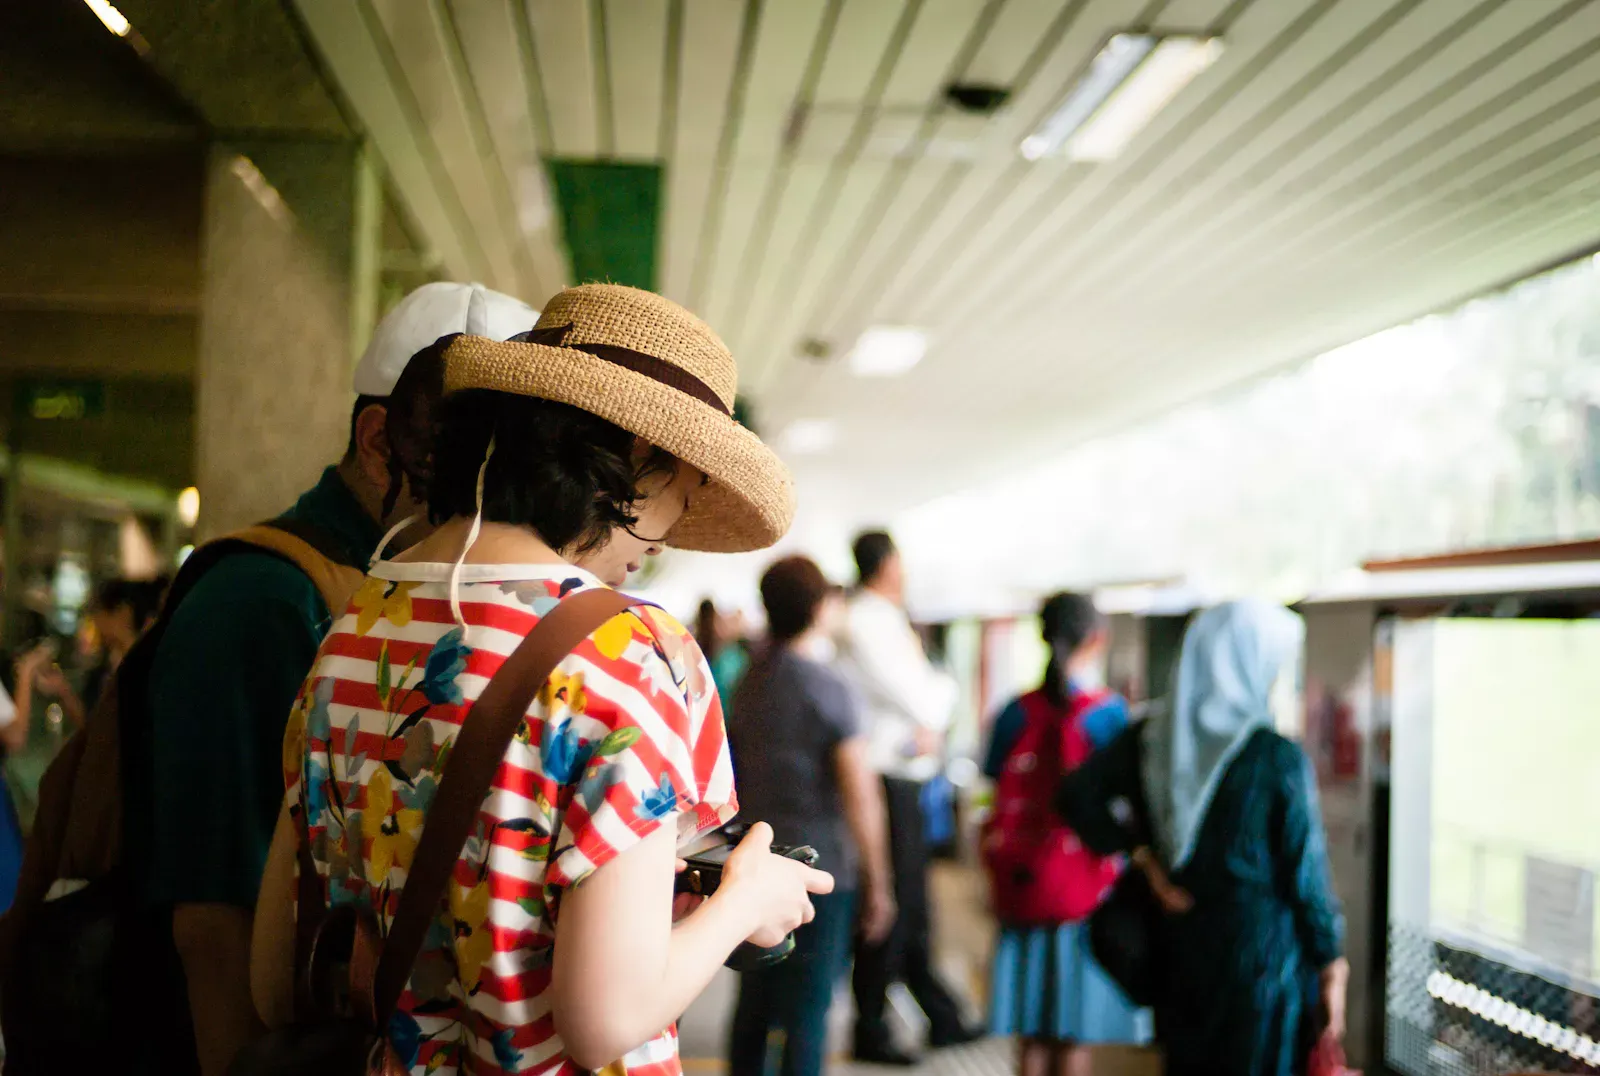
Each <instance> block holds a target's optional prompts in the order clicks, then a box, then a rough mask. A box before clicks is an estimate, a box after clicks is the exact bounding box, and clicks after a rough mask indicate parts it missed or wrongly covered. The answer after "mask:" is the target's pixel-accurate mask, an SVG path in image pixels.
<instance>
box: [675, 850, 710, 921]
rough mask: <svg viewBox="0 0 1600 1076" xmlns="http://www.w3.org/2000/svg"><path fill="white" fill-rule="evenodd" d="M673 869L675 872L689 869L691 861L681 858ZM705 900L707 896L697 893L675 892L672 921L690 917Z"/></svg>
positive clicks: (680, 872) (679, 872)
mask: <svg viewBox="0 0 1600 1076" xmlns="http://www.w3.org/2000/svg"><path fill="white" fill-rule="evenodd" d="M672 869H673V873H675V874H682V873H683V872H684V871H686V870H688V869H689V861H688V860H685V859H680V860H678V863H677V865H676V866H675V867H673V868H672ZM705 902H706V898H704V897H702V896H700V895H699V894H697V893H677V894H674V895H673V898H672V921H673V922H674V923H676V922H679V921H680V920H683V919H687V918H689V916H690V915H692V914H693V913H694V910H695V909H696V908H698V907H700V905H702V904H704V903H705Z"/></svg>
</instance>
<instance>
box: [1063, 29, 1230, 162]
mask: <svg viewBox="0 0 1600 1076" xmlns="http://www.w3.org/2000/svg"><path fill="white" fill-rule="evenodd" d="M1221 55H1222V41H1221V39H1220V38H1215V37H1168V38H1163V39H1162V41H1161V43H1160V44H1158V45H1157V46H1156V47H1155V51H1153V52H1152V53H1150V55H1149V56H1148V57H1146V59H1145V61H1144V63H1142V64H1140V65H1139V67H1138V69H1137V70H1136V71H1134V73H1133V75H1132V76H1131V77H1129V79H1128V80H1127V81H1126V82H1124V83H1123V84H1122V87H1121V88H1120V89H1118V90H1117V92H1116V93H1114V94H1112V95H1111V99H1110V100H1109V101H1107V102H1106V103H1105V104H1104V105H1103V106H1102V107H1101V108H1100V110H1099V111H1098V112H1096V113H1095V114H1094V115H1093V116H1091V117H1090V119H1089V122H1088V123H1086V124H1084V125H1083V127H1082V128H1080V129H1079V131H1078V133H1077V134H1076V135H1075V136H1074V137H1073V139H1072V141H1071V142H1069V143H1068V144H1067V156H1069V157H1071V158H1072V159H1073V160H1078V161H1109V160H1111V159H1112V158H1113V157H1115V156H1117V154H1119V153H1121V152H1122V151H1123V149H1125V148H1126V147H1127V145H1128V143H1129V142H1132V141H1133V138H1134V136H1135V135H1137V134H1138V133H1139V132H1140V131H1142V130H1144V129H1145V127H1146V125H1148V124H1149V122H1150V121H1151V120H1153V119H1155V117H1156V113H1158V112H1160V111H1161V110H1162V109H1163V108H1165V107H1166V106H1167V102H1169V101H1171V100H1172V99H1173V98H1174V97H1176V96H1178V92H1179V91H1180V90H1182V89H1183V88H1184V87H1185V86H1187V85H1188V84H1189V83H1190V82H1191V81H1192V80H1193V79H1194V77H1195V76H1196V75H1198V74H1199V73H1200V72H1202V71H1204V70H1205V69H1206V68H1208V67H1210V66H1211V65H1212V64H1214V63H1216V62H1217V58H1218V57H1219V56H1221Z"/></svg>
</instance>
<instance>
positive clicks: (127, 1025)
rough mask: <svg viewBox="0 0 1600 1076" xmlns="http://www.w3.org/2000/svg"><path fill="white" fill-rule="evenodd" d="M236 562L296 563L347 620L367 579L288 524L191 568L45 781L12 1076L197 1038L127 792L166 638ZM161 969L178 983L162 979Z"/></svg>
mask: <svg viewBox="0 0 1600 1076" xmlns="http://www.w3.org/2000/svg"><path fill="white" fill-rule="evenodd" d="M238 552H265V553H271V554H273V555H275V556H278V557H281V558H282V559H284V560H286V561H288V562H290V563H291V564H293V565H295V566H296V567H297V568H299V569H300V570H301V571H302V572H304V573H305V574H306V576H307V577H308V578H310V579H311V581H312V582H313V583H314V584H316V586H317V589H318V591H319V592H320V593H321V594H322V597H323V601H324V602H325V603H326V604H327V606H328V608H329V610H330V611H331V612H333V613H334V614H335V615H337V614H338V613H340V612H341V611H342V610H343V609H344V607H345V606H346V605H347V604H348V603H349V600H350V596H351V595H352V594H353V593H354V592H355V589H356V587H357V586H359V585H360V582H361V578H362V574H363V573H362V568H361V567H360V566H359V565H354V564H351V563H349V562H348V557H347V556H346V555H345V554H344V553H343V552H342V551H341V550H340V548H339V546H338V543H336V542H333V541H331V540H330V539H328V537H327V536H326V535H324V534H322V533H321V532H320V531H318V530H317V529H316V528H315V527H311V526H308V525H306V524H304V523H302V522H300V521H296V520H288V519H282V520H274V521H273V522H271V523H263V524H260V525H258V526H254V527H250V528H247V529H245V530H243V531H239V532H238V533H236V534H232V535H229V536H228V537H225V538H219V539H217V540H216V541H213V542H208V543H206V544H205V545H202V546H201V547H200V548H199V549H197V550H195V552H194V553H193V554H192V555H191V556H190V557H189V559H188V560H186V561H185V562H184V564H183V567H182V568H181V569H180V570H179V572H178V576H177V578H176V579H175V580H174V581H173V584H172V587H171V589H170V590H169V592H168V593H167V596H166V598H165V600H164V601H163V603H162V607H161V611H160V613H159V614H158V615H157V617H156V621H155V623H154V624H152V625H151V627H150V628H149V629H148V630H147V631H145V632H144V633H143V634H142V635H141V636H140V637H139V639H138V640H137V641H136V642H135V643H134V645H133V647H132V648H131V649H130V650H129V651H128V654H127V656H126V657H125V658H124V659H123V661H122V664H121V665H120V666H119V667H118V669H117V671H116V672H115V673H114V674H112V676H111V677H110V678H109V681H108V682H107V684H106V686H105V689H104V690H103V691H102V692H101V693H100V698H99V699H98V701H96V703H95V705H94V708H93V710H92V711H91V712H90V713H89V716H88V718H87V719H86V720H85V722H84V726H83V728H82V729H80V730H79V731H78V732H77V733H75V734H74V735H73V736H72V737H71V738H70V739H69V740H68V741H67V742H66V744H65V745H64V746H63V747H62V749H61V751H60V753H59V754H58V755H57V756H56V758H55V759H54V760H53V761H52V762H51V764H50V767H49V768H48V769H47V770H46V771H45V774H44V777H43V779H42V780H41V781H40V784H39V806H38V810H37V812H36V813H35V816H34V824H33V830H32V832H31V833H30V834H29V835H28V841H27V845H26V847H25V848H24V850H23V858H22V869H21V872H20V875H19V877H18V881H17V892H16V898H15V900H14V902H13V903H12V906H11V909H10V910H9V911H8V912H7V913H6V915H5V917H4V919H0V972H3V976H4V979H3V983H0V1031H3V1034H4V1038H5V1049H6V1058H5V1066H6V1072H7V1076H32V1074H35V1073H41V1074H42V1073H49V1074H51V1076H61V1074H64V1073H74V1072H85V1073H87V1072H95V1071H99V1069H100V1068H102V1067H103V1065H104V1058H105V1057H106V1056H108V1055H114V1054H115V1053H116V1051H117V1048H118V1046H119V1045H120V1044H121V1043H124V1042H126V1041H128V1040H129V1038H130V1037H131V1036H134V1035H138V1036H142V1037H144V1038H146V1039H158V1040H160V1041H173V1042H177V1041H185V1040H190V1039H192V1036H193V1029H192V1028H191V1027H190V1025H189V1008H188V1004H187V999H186V998H173V997H170V996H168V992H166V991H161V990H152V989H151V988H150V982H151V981H152V980H153V979H154V980H155V981H161V982H168V981H175V980H176V981H181V979H180V978H179V977H178V973H177V971H176V965H177V961H178V956H177V953H176V951H175V950H174V948H173V946H172V932H171V911H170V909H167V910H162V909H152V908H147V907H145V906H144V904H143V901H142V900H141V899H140V895H139V892H138V885H137V884H136V874H135V871H136V870H137V869H139V868H140V867H142V864H138V863H130V862H126V860H125V844H124V840H123V836H124V827H125V826H126V825H128V824H129V823H128V822H127V821H126V820H125V818H124V806H125V803H126V794H125V789H126V788H127V787H128V785H129V784H130V783H133V782H139V781H144V782H146V783H148V778H147V777H145V776H143V775H142V774H140V773H138V772H135V771H136V770H137V768H138V767H137V766H136V765H135V764H134V763H133V762H132V760H135V759H141V758H144V757H145V755H146V754H147V749H148V745H149V739H150V728H151V714H150V712H149V704H148V691H147V688H148V684H149V673H150V667H151V664H152V662H153V660H154V658H155V653H156V649H157V647H159V646H160V643H161V637H162V635H163V634H164V632H165V631H166V627H167V625H168V623H170V621H171V618H172V614H173V612H174V610H176V609H177V607H178V606H179V605H180V604H181V603H182V601H183V599H184V597H185V596H186V595H187V594H188V593H189V591H190V590H191V589H193V587H194V586H195V584H197V583H198V582H199V581H200V579H201V578H202V577H203V576H204V575H205V574H206V573H207V572H208V571H210V569H211V568H213V567H214V566H215V565H217V564H218V563H220V562H221V561H222V560H223V559H225V558H226V557H228V556H231V555H233V554H234V553H238ZM134 824H137V822H135V823H134ZM163 964H165V965H167V966H168V968H169V970H171V972H172V974H162V975H153V974H152V973H153V972H154V971H155V970H157V969H158V968H160V967H161V966H162V965H163ZM171 1076H182V1073H181V1072H178V1073H172V1074H171Z"/></svg>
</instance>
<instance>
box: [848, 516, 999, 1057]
mask: <svg viewBox="0 0 1600 1076" xmlns="http://www.w3.org/2000/svg"><path fill="white" fill-rule="evenodd" d="M854 552H855V559H856V568H857V571H858V572H859V573H860V586H859V589H858V590H857V593H856V595H855V597H854V598H852V599H851V602H850V611H849V616H848V618H847V620H846V624H845V629H844V637H843V639H842V640H841V641H840V653H839V661H840V666H841V669H842V670H843V671H844V673H845V675H846V676H847V677H848V678H849V679H850V681H851V683H852V684H854V685H855V687H856V689H857V691H858V692H859V694H860V697H861V705H862V715H863V718H864V721H865V725H866V733H867V741H868V744H869V745H870V757H871V760H872V763H873V766H874V768H875V769H876V770H877V771H878V773H879V774H880V775H881V776H882V777H883V785H884V795H885V800H886V803H887V806H888V811H889V840H890V847H891V858H892V860H893V867H894V890H895V902H896V904H897V905H898V907H899V910H900V915H899V919H898V920H897V922H896V923H895V926H894V929H893V930H892V931H891V932H890V933H889V936H888V937H887V938H885V939H884V940H883V941H881V942H879V943H877V944H871V943H868V942H866V941H859V942H858V943H857V945H856V963H855V979H854V987H855V996H856V1032H855V1057H856V1060H858V1061H863V1062H867V1063H872V1064H889V1065H911V1064H914V1063H915V1061H916V1059H915V1058H914V1057H912V1056H911V1055H909V1054H907V1053H905V1052H903V1051H901V1050H900V1049H898V1048H897V1047H896V1046H895V1044H894V1043H893V1041H892V1040H891V1038H890V1035H889V1028H888V1025H887V1024H886V1023H885V1022H884V1010H885V1005H886V1000H887V999H886V995H887V992H888V988H889V984H890V983H892V982H894V981H895V980H900V981H902V982H904V983H905V984H906V987H907V988H908V989H909V990H910V991H911V995H912V997H914V998H916V1000H917V1004H918V1005H920V1006H921V1007H922V1011H923V1012H924V1013H926V1014H927V1016H928V1023H929V1032H928V1045H929V1046H930V1047H933V1048H938V1047H941V1046H954V1045H959V1044H961V1043H964V1042H970V1041H972V1040H973V1039H974V1038H976V1037H977V1034H978V1033H977V1032H975V1031H974V1030H972V1029H970V1028H968V1027H967V1026H966V1024H965V1023H964V1022H963V1021H962V1017H961V1008H960V1006H959V1004H958V1003H957V1002H956V1000H955V998H954V997H953V996H952V995H951V993H950V991H949V989H948V988H946V987H945V985H944V984H943V983H941V982H940V981H939V979H938V977H937V976H935V975H934V973H933V967H932V953H931V951H930V944H929V933H930V932H929V924H928V877H927V872H928V848H927V841H926V836H925V828H924V819H923V813H922V788H923V785H924V784H925V783H926V782H927V781H929V780H930V779H932V778H933V777H935V776H937V775H938V773H939V768H940V750H941V747H942V746H943V740H944V733H945V730H946V729H947V728H949V725H950V718H951V711H952V710H953V709H954V707H955V702H956V684H955V681H954V680H952V679H951V678H950V677H949V676H947V675H945V674H944V673H942V672H940V671H939V670H938V669H935V668H934V667H933V666H932V665H931V664H930V663H929V661H928V658H927V655H926V654H925V653H924V652H923V649H922V643H921V640H919V639H918V638H917V633H916V631H915V629H914V628H912V626H911V621H910V619H909V618H908V617H907V616H906V613H905V609H904V606H903V601H904V580H903V577H902V574H901V565H900V554H899V551H898V550H896V549H895V546H894V541H893V539H891V538H890V537H889V535H887V534H885V533H883V532H882V531H872V532H869V533H866V534H863V535H861V536H860V537H859V538H857V539H856V542H855V547H854Z"/></svg>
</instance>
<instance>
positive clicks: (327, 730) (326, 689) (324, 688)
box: [306, 676, 333, 744]
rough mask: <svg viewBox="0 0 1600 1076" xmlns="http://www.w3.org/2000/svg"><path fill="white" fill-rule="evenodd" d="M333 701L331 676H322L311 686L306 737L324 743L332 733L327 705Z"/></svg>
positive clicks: (307, 709) (331, 719)
mask: <svg viewBox="0 0 1600 1076" xmlns="http://www.w3.org/2000/svg"><path fill="white" fill-rule="evenodd" d="M332 702H333V677H331V676H324V677H322V678H321V679H319V680H318V681H317V682H316V683H315V684H314V685H312V688H311V704H310V706H308V707H307V708H306V739H307V740H314V741H316V742H317V743H321V744H325V743H327V742H328V737H330V736H332V735H333V718H331V717H329V716H328V706H329V704H331V703H332Z"/></svg>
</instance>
